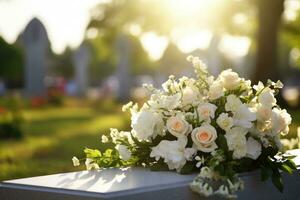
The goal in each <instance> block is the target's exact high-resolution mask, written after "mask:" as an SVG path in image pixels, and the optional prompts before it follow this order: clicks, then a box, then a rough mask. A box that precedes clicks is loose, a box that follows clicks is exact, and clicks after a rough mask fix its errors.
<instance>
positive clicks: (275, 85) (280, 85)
mask: <svg viewBox="0 0 300 200" xmlns="http://www.w3.org/2000/svg"><path fill="white" fill-rule="evenodd" d="M274 88H279V89H280V88H283V83H282V82H281V81H280V80H278V81H277V82H276V83H275V84H274Z"/></svg>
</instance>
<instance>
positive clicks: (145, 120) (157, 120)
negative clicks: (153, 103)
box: [131, 111, 163, 140]
mask: <svg viewBox="0 0 300 200" xmlns="http://www.w3.org/2000/svg"><path fill="white" fill-rule="evenodd" d="M131 127H132V133H133V135H134V136H135V137H136V138H137V139H139V140H149V139H150V138H154V137H156V135H157V134H163V120H162V117H161V116H160V114H158V113H155V112H151V111H141V112H138V113H134V114H133V115H132V118H131Z"/></svg>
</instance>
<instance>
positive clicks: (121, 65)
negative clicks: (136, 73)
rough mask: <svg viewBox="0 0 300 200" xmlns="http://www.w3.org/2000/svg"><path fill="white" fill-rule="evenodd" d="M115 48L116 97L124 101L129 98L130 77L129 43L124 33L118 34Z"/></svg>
mask: <svg viewBox="0 0 300 200" xmlns="http://www.w3.org/2000/svg"><path fill="white" fill-rule="evenodd" d="M116 50H117V69H116V76H117V79H118V90H117V98H118V100H119V101H122V102H126V101H128V100H129V99H130V90H131V84H132V82H131V81H132V80H131V79H132V77H131V75H130V67H131V66H130V64H131V63H130V59H131V45H130V40H129V38H128V37H127V36H126V35H119V37H118V38H117V41H116Z"/></svg>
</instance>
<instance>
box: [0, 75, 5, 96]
mask: <svg viewBox="0 0 300 200" xmlns="http://www.w3.org/2000/svg"><path fill="white" fill-rule="evenodd" d="M5 93H6V87H5V83H4V81H3V80H1V79H0V96H3V95H5Z"/></svg>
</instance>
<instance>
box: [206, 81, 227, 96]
mask: <svg viewBox="0 0 300 200" xmlns="http://www.w3.org/2000/svg"><path fill="white" fill-rule="evenodd" d="M223 95H224V88H223V85H222V84H221V83H220V82H219V81H215V82H213V84H212V85H211V86H210V88H209V91H208V98H209V99H210V100H215V99H218V98H220V97H222V96H223Z"/></svg>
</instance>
